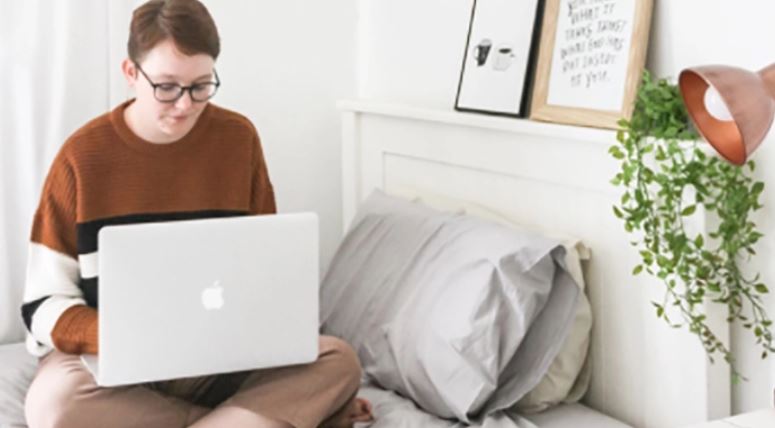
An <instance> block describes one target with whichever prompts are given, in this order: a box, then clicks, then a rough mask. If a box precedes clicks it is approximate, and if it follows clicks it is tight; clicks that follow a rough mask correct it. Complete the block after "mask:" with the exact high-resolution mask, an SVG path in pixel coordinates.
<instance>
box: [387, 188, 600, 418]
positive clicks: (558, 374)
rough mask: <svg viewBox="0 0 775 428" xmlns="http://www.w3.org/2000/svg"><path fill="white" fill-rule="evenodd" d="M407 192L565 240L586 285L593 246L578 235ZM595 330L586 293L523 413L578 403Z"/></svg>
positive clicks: (571, 264) (569, 259)
mask: <svg viewBox="0 0 775 428" xmlns="http://www.w3.org/2000/svg"><path fill="white" fill-rule="evenodd" d="M401 193H403V194H404V195H406V196H407V197H409V195H421V196H419V197H417V196H415V197H414V198H412V199H413V200H414V201H416V202H421V203H423V204H425V205H427V206H430V207H432V208H435V209H439V210H443V211H449V212H454V213H458V214H468V215H472V216H475V217H479V218H483V219H486V220H490V221H494V222H497V223H500V224H503V225H506V226H509V227H512V228H514V229H517V230H533V231H537V232H539V233H541V234H543V235H546V236H551V237H554V238H557V239H559V240H560V241H562V243H563V246H564V247H565V250H566V256H565V263H566V264H567V268H568V272H569V273H570V274H571V276H573V279H574V280H575V281H576V283H577V284H578V285H579V287H581V289H582V290H584V289H585V282H584V274H583V270H582V266H581V261H582V260H588V259H589V258H590V256H591V254H590V250H589V249H588V248H587V247H586V246H585V245H584V244H583V242H582V241H581V240H580V239H578V238H575V237H571V236H567V235H564V234H561V233H558V232H556V231H547V230H544V229H541V228H539V227H536V226H528V225H524V224H520V223H518V222H515V221H513V220H511V219H510V218H509V217H508V216H507V215H505V214H502V213H500V212H498V211H495V210H493V209H490V208H488V207H485V206H482V205H479V204H476V203H474V202H469V201H464V200H460V199H455V198H451V197H447V196H444V195H440V194H438V193H430V192H425V191H420V190H417V189H403V190H402V191H401ZM591 330H592V308H591V306H590V304H589V299H588V298H587V296H586V294H584V293H582V294H581V295H580V296H579V301H578V306H577V307H576V316H575V318H574V320H573V327H572V329H571V331H570V333H569V334H568V336H567V338H566V339H565V343H564V344H563V346H562V348H561V349H560V353H559V354H558V355H557V357H556V358H555V359H554V361H553V362H552V365H551V366H550V367H549V371H548V372H547V373H546V375H545V376H544V378H543V379H542V380H541V382H540V383H539V384H538V385H537V386H536V387H535V388H534V389H533V390H531V391H530V392H529V393H528V394H527V395H525V396H524V397H523V398H522V399H521V400H520V401H519V403H517V405H516V409H517V410H519V411H521V412H523V413H536V412H540V411H543V410H546V409H547V408H549V407H551V406H554V405H557V404H560V403H574V402H577V401H579V400H580V399H581V398H582V397H583V396H584V394H586V392H587V390H588V389H589V381H590V374H591V368H590V366H589V364H586V360H587V354H588V352H589V339H590V332H591Z"/></svg>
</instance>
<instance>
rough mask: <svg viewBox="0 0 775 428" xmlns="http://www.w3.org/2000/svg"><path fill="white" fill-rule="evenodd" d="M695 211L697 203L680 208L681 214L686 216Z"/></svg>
mask: <svg viewBox="0 0 775 428" xmlns="http://www.w3.org/2000/svg"><path fill="white" fill-rule="evenodd" d="M695 211H697V205H689V206H688V207H686V208H684V209H683V210H681V215H682V216H684V217H687V216H690V215H692V214H694V212H695Z"/></svg>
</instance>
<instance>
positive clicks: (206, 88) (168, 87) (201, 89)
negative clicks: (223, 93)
mask: <svg viewBox="0 0 775 428" xmlns="http://www.w3.org/2000/svg"><path fill="white" fill-rule="evenodd" d="M135 67H137V69H138V70H140V73H142V74H143V76H145V79H146V80H148V83H150V84H151V87H153V96H154V97H155V98H156V101H159V102H162V103H174V102H175V101H177V100H179V99H180V97H182V96H183V94H184V93H186V92H188V94H189V96H190V97H191V101H194V102H199V103H201V102H205V101H207V100H209V99H210V98H212V97H213V96H214V95H215V93H216V92H217V91H218V87H219V86H221V80H220V79H219V78H218V72H216V71H215V69H213V75H214V76H215V82H202V83H194V84H193V85H189V86H181V85H178V84H177V83H154V82H153V81H152V80H151V78H150V77H148V75H147V74H145V71H143V69H142V68H140V65H139V64H137V63H135Z"/></svg>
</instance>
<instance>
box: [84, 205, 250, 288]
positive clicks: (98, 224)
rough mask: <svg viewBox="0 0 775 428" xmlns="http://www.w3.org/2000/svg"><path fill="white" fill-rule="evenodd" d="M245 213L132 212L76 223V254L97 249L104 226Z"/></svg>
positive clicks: (243, 212)
mask: <svg viewBox="0 0 775 428" xmlns="http://www.w3.org/2000/svg"><path fill="white" fill-rule="evenodd" d="M247 214H249V213H248V212H247V211H232V210H205V211H184V212H171V213H160V214H132V215H126V216H119V217H109V218H103V219H98V220H93V221H88V222H84V223H78V225H77V228H78V254H89V253H93V252H95V251H97V236H98V234H99V232H100V229H102V228H103V227H105V226H118V225H125V224H138V223H155V222H163V221H179V220H200V219H206V218H221V217H238V216H243V215H247ZM95 294H96V293H95Z"/></svg>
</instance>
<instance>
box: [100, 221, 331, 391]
mask: <svg viewBox="0 0 775 428" xmlns="http://www.w3.org/2000/svg"><path fill="white" fill-rule="evenodd" d="M98 239H99V262H98V263H99V297H98V299H99V326H100V328H99V341H100V353H99V356H98V361H99V373H98V376H97V382H98V384H100V385H102V386H113V385H121V384H130V383H140V382H149V381H156V380H164V379H175V378H181V377H190V376H200V375H208V374H214V373H224V372H232V371H240V370H250V369H257V368H265V367H276V366H282V365H291V364H299V363H306V362H311V361H314V360H315V359H316V358H317V355H318V284H319V281H318V279H319V271H318V239H319V238H318V220H317V216H316V215H315V214H313V213H295V214H278V215H261V216H247V217H231V218H218V219H206V220H189V221H176V222H165V223H146V224H134V225H124V226H110V227H104V228H103V229H101V230H100V233H99V237H98Z"/></svg>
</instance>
